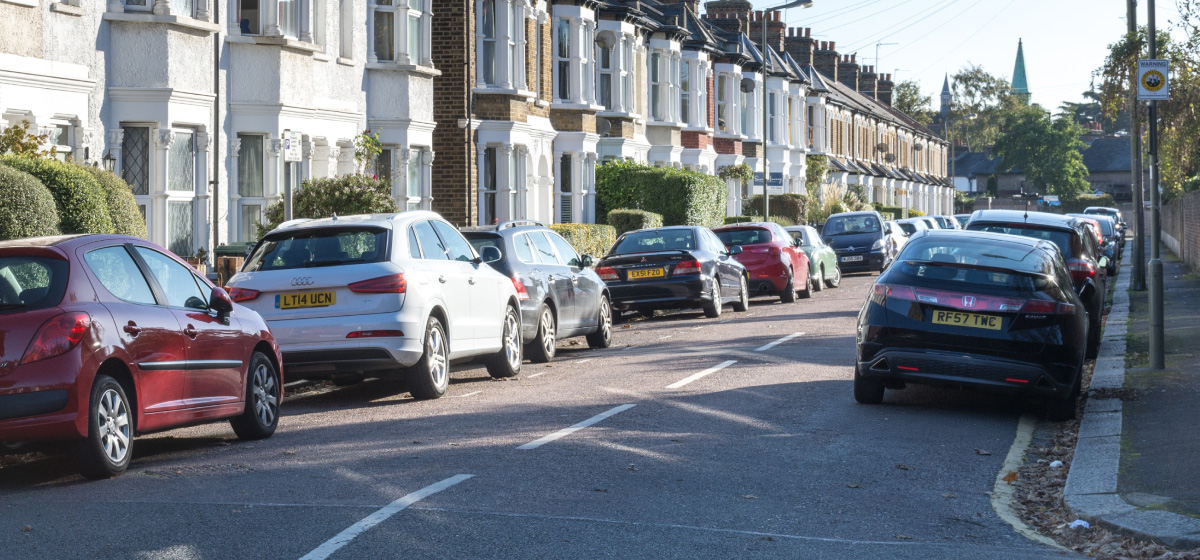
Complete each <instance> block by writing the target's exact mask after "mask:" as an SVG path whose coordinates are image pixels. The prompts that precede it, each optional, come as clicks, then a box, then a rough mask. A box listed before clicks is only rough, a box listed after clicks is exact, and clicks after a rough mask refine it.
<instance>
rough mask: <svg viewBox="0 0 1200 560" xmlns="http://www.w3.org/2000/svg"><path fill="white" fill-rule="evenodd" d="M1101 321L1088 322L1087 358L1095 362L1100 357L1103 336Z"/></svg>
mask: <svg viewBox="0 0 1200 560" xmlns="http://www.w3.org/2000/svg"><path fill="white" fill-rule="evenodd" d="M1102 334H1103V333H1102V332H1101V327H1100V321H1099V320H1095V321H1092V320H1090V317H1089V321H1088V338H1087V358H1088V359H1089V360H1093V359H1095V358H1096V356H1099V355H1100V337H1101V336H1102Z"/></svg>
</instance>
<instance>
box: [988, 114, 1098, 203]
mask: <svg viewBox="0 0 1200 560" xmlns="http://www.w3.org/2000/svg"><path fill="white" fill-rule="evenodd" d="M1004 129H1005V133H1004V135H1003V136H1001V137H1000V138H999V139H998V140H997V141H996V146H995V148H994V149H993V150H994V152H995V153H996V155H997V156H999V158H1000V164H999V166H998V167H999V169H1000V170H1003V171H1015V170H1020V171H1023V172H1024V173H1025V178H1026V180H1028V181H1029V182H1031V183H1033V185H1034V189H1036V191H1037V192H1039V193H1043V194H1055V195H1058V196H1060V197H1062V198H1063V199H1065V200H1072V199H1074V198H1075V197H1077V196H1079V195H1080V194H1083V193H1085V192H1087V190H1088V186H1089V184H1088V181H1087V175H1088V170H1087V167H1086V166H1084V165H1083V152H1081V151H1080V150H1081V148H1082V147H1083V142H1081V141H1080V140H1079V136H1080V134H1082V133H1083V129H1081V128H1080V127H1079V125H1078V124H1076V123H1075V121H1073V120H1071V119H1070V118H1064V117H1059V118H1058V119H1056V120H1053V121H1052V120H1051V118H1050V115H1049V114H1047V113H1046V112H1044V111H1042V110H1041V109H1040V108H1038V107H1036V106H1034V107H1028V108H1026V109H1025V110H1024V111H1021V112H1018V113H1014V114H1010V115H1008V116H1007V117H1006V118H1005V120H1004Z"/></svg>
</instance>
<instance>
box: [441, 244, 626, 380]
mask: <svg viewBox="0 0 1200 560" xmlns="http://www.w3.org/2000/svg"><path fill="white" fill-rule="evenodd" d="M461 231H462V234H463V236H465V237H466V238H467V241H470V242H471V246H473V247H474V248H475V251H476V252H478V253H479V254H480V255H481V256H482V258H483V261H484V262H485V263H487V264H488V265H490V266H491V267H492V268H494V269H496V270H498V271H500V273H501V274H503V275H505V276H508V277H509V278H512V279H513V280H514V282H513V286H515V287H516V288H517V297H518V298H519V299H520V301H521V341H522V342H523V343H524V344H525V355H526V356H529V358H530V360H532V361H534V362H538V363H545V362H549V361H550V360H552V359H554V354H555V352H556V346H557V342H558V341H559V340H563V339H566V338H571V337H576V336H586V337H587V342H588V346H590V347H592V348H608V347H609V346H610V345H611V344H612V304H611V303H610V302H609V300H608V288H607V287H606V286H605V285H604V281H602V280H600V277H599V276H597V275H596V273H595V272H594V271H593V270H592V269H591V268H590V266H591V265H592V257H591V256H590V255H582V256H580V255H579V254H578V253H577V252H575V248H574V247H572V246H571V244H570V243H567V240H566V239H563V238H562V236H560V235H558V234H557V233H555V232H554V231H552V230H551V229H550V228H548V227H546V226H544V225H542V224H540V223H538V222H532V221H513V222H505V223H502V224H499V225H496V226H481V227H472V228H463V229H462V230H461Z"/></svg>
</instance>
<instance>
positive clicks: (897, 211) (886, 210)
mask: <svg viewBox="0 0 1200 560" xmlns="http://www.w3.org/2000/svg"><path fill="white" fill-rule="evenodd" d="M875 211H877V212H879V213H880V214H891V215H892V216H894V217H893V218H892V219H893V220H899V219H901V218H903V217H904V208H902V207H900V206H884V205H882V204H878V205H876V206H875ZM910 216H911V214H910Z"/></svg>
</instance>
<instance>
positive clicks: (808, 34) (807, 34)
mask: <svg viewBox="0 0 1200 560" xmlns="http://www.w3.org/2000/svg"><path fill="white" fill-rule="evenodd" d="M804 36H805V37H808V38H810V39H811V38H812V28H811V27H806V28H804Z"/></svg>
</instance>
